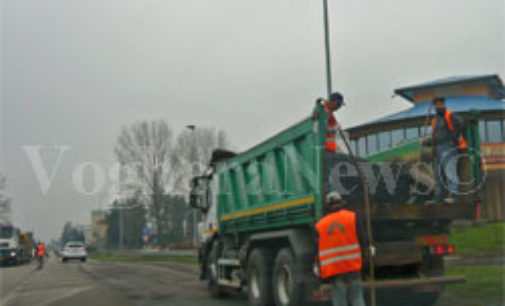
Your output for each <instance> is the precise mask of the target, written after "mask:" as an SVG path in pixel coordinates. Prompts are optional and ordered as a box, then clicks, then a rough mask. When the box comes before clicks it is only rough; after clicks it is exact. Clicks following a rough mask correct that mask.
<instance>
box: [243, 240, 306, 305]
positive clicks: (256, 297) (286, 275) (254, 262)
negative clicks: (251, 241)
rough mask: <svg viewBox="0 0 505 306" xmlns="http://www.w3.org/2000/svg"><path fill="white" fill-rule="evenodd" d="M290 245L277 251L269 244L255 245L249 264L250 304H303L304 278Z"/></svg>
mask: <svg viewBox="0 0 505 306" xmlns="http://www.w3.org/2000/svg"><path fill="white" fill-rule="evenodd" d="M302 275H303V274H302V273H300V269H299V265H298V264H297V262H296V260H295V256H294V255H293V252H292V251H291V249H290V248H283V249H281V250H279V252H278V253H277V255H276V256H275V259H274V254H273V252H271V251H270V250H268V249H266V248H256V249H253V250H252V252H251V254H250V255H249V261H248V266H247V285H248V296H249V303H250V305H277V306H298V305H304V303H303V301H304V299H303V297H304V286H303V282H304V279H303V278H302Z"/></svg>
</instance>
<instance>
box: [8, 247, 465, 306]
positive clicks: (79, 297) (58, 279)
mask: <svg viewBox="0 0 505 306" xmlns="http://www.w3.org/2000/svg"><path fill="white" fill-rule="evenodd" d="M197 275H198V274H197V271H196V266H193V265H186V264H177V263H164V264H163V265H159V264H158V265H154V264H138V263H135V264H128V263H107V262H96V261H91V262H87V263H81V262H68V263H62V262H60V261H57V258H55V257H51V258H50V259H49V261H48V262H47V263H46V265H45V267H44V269H42V270H37V269H36V265H35V263H32V264H29V265H24V266H19V267H10V268H6V267H2V268H0V305H1V306H17V305H18V306H25V305H37V306H68V305H72V306H89V305H92V306H95V305H96V306H98V305H107V306H134V305H135V306H139V305H142V306H144V305H145V306H162V305H170V306H183V305H184V306H187V305H205V306H215V305H223V306H246V305H247V298H246V296H245V294H243V293H241V294H234V295H232V296H231V297H228V298H226V299H222V300H214V299H211V298H210V297H209V295H208V293H207V290H206V286H205V283H203V282H200V281H198V279H197ZM456 304H458V305H469V304H464V303H461V301H457V303H456ZM448 305H455V301H451V300H449V299H448V298H446V297H444V298H442V299H441V300H440V301H439V303H438V304H437V306H448Z"/></svg>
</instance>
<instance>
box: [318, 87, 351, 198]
mask: <svg viewBox="0 0 505 306" xmlns="http://www.w3.org/2000/svg"><path fill="white" fill-rule="evenodd" d="M321 101H322V104H323V106H324V109H325V110H326V113H327V115H328V119H327V121H326V142H325V146H326V167H325V168H326V172H325V175H326V178H327V180H328V190H329V191H334V190H336V186H335V185H336V183H335V180H334V179H332V178H331V169H332V168H333V165H335V164H336V163H337V155H336V153H337V151H338V146H337V134H338V122H337V119H336V118H335V115H334V113H335V112H336V111H337V110H339V109H340V108H341V107H342V106H344V105H345V103H344V96H343V95H342V94H341V93H339V92H334V93H332V94H331V95H330V98H329V99H328V100H324V99H319V100H318V102H321Z"/></svg>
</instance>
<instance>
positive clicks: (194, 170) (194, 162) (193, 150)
mask: <svg viewBox="0 0 505 306" xmlns="http://www.w3.org/2000/svg"><path fill="white" fill-rule="evenodd" d="M186 128H188V129H190V130H191V134H192V138H193V139H192V147H191V153H190V157H189V160H190V163H191V174H192V175H193V176H197V175H198V173H199V168H198V164H197V162H198V161H197V156H196V154H197V152H196V134H195V130H196V126H195V125H192V124H191V125H187V126H186ZM197 218H198V215H197V211H196V209H193V245H194V246H195V247H196V245H197V243H198V236H197V232H198V220H197Z"/></svg>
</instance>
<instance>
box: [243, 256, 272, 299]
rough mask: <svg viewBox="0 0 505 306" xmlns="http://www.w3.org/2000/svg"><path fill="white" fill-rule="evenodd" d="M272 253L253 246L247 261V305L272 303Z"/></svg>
mask: <svg viewBox="0 0 505 306" xmlns="http://www.w3.org/2000/svg"><path fill="white" fill-rule="evenodd" d="M272 263H273V260H272V254H271V252H270V251H268V250H267V249H264V248H255V249H253V250H252V252H251V254H250V255H249V260H248V262H247V295H248V298H249V305H252V306H270V305H274V298H273V293H272Z"/></svg>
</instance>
